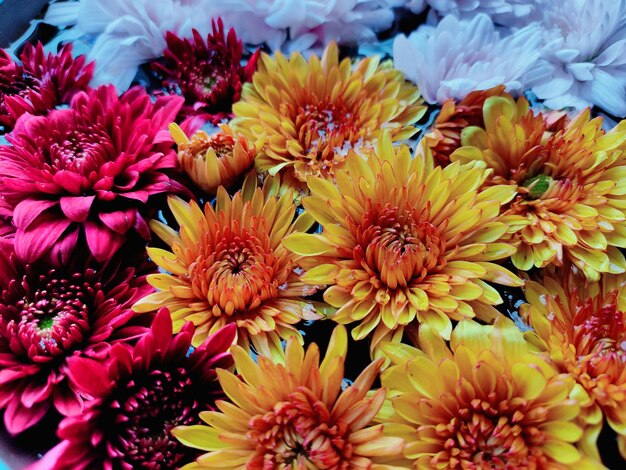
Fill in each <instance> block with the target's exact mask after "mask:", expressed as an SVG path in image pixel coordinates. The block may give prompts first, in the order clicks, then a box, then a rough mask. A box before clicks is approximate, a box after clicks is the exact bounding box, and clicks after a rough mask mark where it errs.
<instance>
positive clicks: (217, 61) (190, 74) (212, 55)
mask: <svg viewBox="0 0 626 470" xmlns="http://www.w3.org/2000/svg"><path fill="white" fill-rule="evenodd" d="M165 39H166V41H167V49H165V52H164V53H163V55H164V63H159V62H154V63H153V68H154V69H155V70H156V71H157V72H158V73H160V74H161V75H162V76H163V78H164V81H163V85H164V86H165V88H166V89H168V90H169V91H170V92H173V93H176V92H178V91H180V93H182V95H183V96H184V97H185V106H184V108H183V114H184V115H185V116H189V115H193V114H202V115H204V116H205V117H206V119H207V120H208V121H210V122H211V123H213V124H217V123H219V122H220V121H222V120H223V119H225V118H231V117H232V105H233V103H234V102H236V101H239V98H240V97H241V89H242V87H243V84H244V83H245V82H249V81H251V80H252V75H253V74H254V72H255V71H256V66H257V59H258V57H259V53H260V51H258V50H257V51H256V52H255V53H254V54H253V55H252V57H250V59H249V60H248V62H247V64H246V65H245V66H242V65H241V58H242V51H243V48H242V44H241V41H240V40H239V39H237V35H236V34H235V30H234V29H232V28H231V29H230V31H229V32H228V36H226V34H225V32H224V25H223V23H222V20H221V19H218V20H217V23H216V22H215V21H213V34H209V35H208V36H207V38H206V41H205V40H204V39H203V38H202V36H201V35H200V33H199V32H198V31H196V30H195V29H194V30H193V40H191V39H181V38H179V37H178V36H176V35H175V34H174V33H171V32H168V33H167V34H166V37H165Z"/></svg>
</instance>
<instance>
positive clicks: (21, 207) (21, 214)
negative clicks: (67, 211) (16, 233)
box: [13, 199, 58, 229]
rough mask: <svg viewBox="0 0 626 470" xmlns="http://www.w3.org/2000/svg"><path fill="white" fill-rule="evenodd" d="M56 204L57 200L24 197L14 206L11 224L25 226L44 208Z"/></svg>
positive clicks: (22, 227) (18, 226) (19, 226)
mask: <svg viewBox="0 0 626 470" xmlns="http://www.w3.org/2000/svg"><path fill="white" fill-rule="evenodd" d="M57 204H58V202H57V201H45V200H37V199H25V200H23V201H21V202H20V203H19V204H18V205H17V206H15V211H14V212H13V224H14V225H15V226H16V227H17V228H21V229H25V228H27V227H28V226H29V225H30V224H31V223H32V222H33V221H34V220H35V219H36V218H37V217H39V215H40V214H41V213H42V212H44V211H45V210H46V209H50V208H51V207H53V206H56V205H57Z"/></svg>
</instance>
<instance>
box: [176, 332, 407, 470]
mask: <svg viewBox="0 0 626 470" xmlns="http://www.w3.org/2000/svg"><path fill="white" fill-rule="evenodd" d="M347 342H348V341H347V333H346V330H345V328H344V327H343V326H338V327H336V328H335V330H334V331H333V334H332V336H331V339H330V344H329V346H328V350H327V351H326V355H325V357H324V360H323V361H322V362H321V364H320V352H319V349H318V347H317V345H316V344H311V345H310V346H309V347H308V349H307V350H306V352H305V351H304V349H303V348H302V346H301V345H300V344H299V342H298V341H297V340H296V339H295V338H290V339H289V340H288V341H287V349H286V351H285V362H284V364H281V363H275V362H272V360H271V359H270V358H268V357H265V356H259V357H258V361H257V362H255V361H254V360H253V359H252V358H251V357H250V355H249V354H248V352H247V351H245V350H244V349H242V348H240V347H237V346H235V347H233V350H232V352H233V356H234V357H235V364H236V367H237V371H238V372H239V374H240V375H239V376H237V375H234V374H232V373H230V372H228V371H223V370H219V371H218V377H219V381H220V384H221V385H222V388H223V389H224V392H225V393H226V395H227V396H228V398H229V400H230V401H221V400H220V401H218V402H217V408H218V410H219V411H206V412H202V413H201V414H200V418H201V419H202V421H204V422H205V423H206V425H200V426H180V427H178V428H175V429H174V430H173V434H174V435H175V436H176V437H177V438H178V439H179V440H180V441H181V442H183V443H184V444H186V445H188V446H190V447H193V448H196V449H201V450H204V451H207V453H206V454H204V455H202V456H201V457H199V458H198V459H196V461H195V462H194V463H190V464H188V465H186V466H185V467H183V468H184V469H185V470H191V469H199V468H223V469H231V470H236V469H242V468H246V469H249V470H263V469H269V468H272V469H273V468H285V469H287V468H294V469H296V468H297V469H319V470H324V469H328V470H330V469H341V470H348V469H363V470H365V469H381V470H382V469H384V468H388V467H386V466H384V465H380V463H382V462H384V461H385V460H386V459H389V458H391V457H395V456H396V455H398V454H399V453H400V452H401V451H402V446H403V442H402V439H399V438H394V437H387V436H384V434H383V431H384V426H383V425H376V426H374V425H372V424H371V422H372V420H373V418H374V416H375V415H376V413H377V412H378V410H379V409H380V407H381V405H382V404H383V401H384V400H385V390H383V389H379V390H377V391H376V392H372V393H369V394H368V392H369V389H370V387H371V386H372V383H373V381H374V379H375V378H376V375H377V373H378V371H379V369H380V367H381V364H382V361H380V360H378V361H375V362H373V363H371V364H370V365H369V366H368V367H367V368H366V369H365V370H364V371H363V372H362V373H361V375H360V376H359V377H358V378H357V379H356V380H355V381H354V383H352V384H351V385H350V386H348V387H346V388H345V389H344V388H343V387H342V381H343V373H344V365H345V360H346V352H347Z"/></svg>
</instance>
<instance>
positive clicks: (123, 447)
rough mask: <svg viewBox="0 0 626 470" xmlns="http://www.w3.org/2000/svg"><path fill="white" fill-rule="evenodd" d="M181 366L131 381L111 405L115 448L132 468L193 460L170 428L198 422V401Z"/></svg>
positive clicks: (150, 467)
mask: <svg viewBox="0 0 626 470" xmlns="http://www.w3.org/2000/svg"><path fill="white" fill-rule="evenodd" d="M192 387H193V384H192V382H191V379H190V378H189V377H188V375H187V372H186V371H185V370H184V369H183V368H179V369H175V370H171V371H159V370H154V371H151V372H150V373H149V375H148V376H146V377H144V378H139V379H135V380H131V381H129V382H128V384H127V385H126V389H125V393H123V394H122V395H121V396H119V397H117V398H116V399H114V400H113V401H112V402H111V404H110V406H111V408H112V410H113V411H114V412H113V413H111V416H110V419H111V420H112V423H111V427H110V428H109V427H105V428H103V429H110V430H111V432H113V433H114V438H113V444H114V446H115V449H114V451H115V452H116V454H117V456H118V457H119V458H121V459H122V460H123V461H125V462H127V463H129V464H131V465H132V468H145V469H150V470H157V469H162V468H177V467H178V464H179V463H183V462H184V461H187V460H190V459H193V457H194V455H193V454H194V452H193V451H189V450H188V449H186V448H185V446H183V445H182V444H181V443H179V442H178V441H177V440H176V439H175V438H174V437H173V436H172V435H171V434H170V431H171V429H172V428H174V427H175V426H186V425H192V424H198V423H199V419H198V418H197V415H198V409H200V404H199V403H198V401H197V400H196V399H195V396H194V394H193V393H192V390H191V389H192Z"/></svg>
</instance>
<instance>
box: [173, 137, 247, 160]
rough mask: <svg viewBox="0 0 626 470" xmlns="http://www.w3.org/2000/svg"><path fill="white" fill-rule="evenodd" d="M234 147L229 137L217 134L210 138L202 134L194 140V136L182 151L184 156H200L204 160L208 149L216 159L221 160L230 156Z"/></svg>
mask: <svg viewBox="0 0 626 470" xmlns="http://www.w3.org/2000/svg"><path fill="white" fill-rule="evenodd" d="M234 147H235V139H233V138H232V137H231V136H230V135H226V134H223V133H218V134H215V135H212V136H208V135H206V134H203V135H202V136H201V137H200V138H195V136H194V138H192V140H191V142H190V143H189V144H186V146H184V147H182V149H183V150H184V152H185V154H187V155H191V156H194V157H195V156H200V157H202V159H203V160H204V159H205V156H206V153H207V151H208V150H209V149H213V150H214V151H215V155H217V158H220V159H222V158H224V157H229V156H231V155H232V154H233V149H234Z"/></svg>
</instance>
